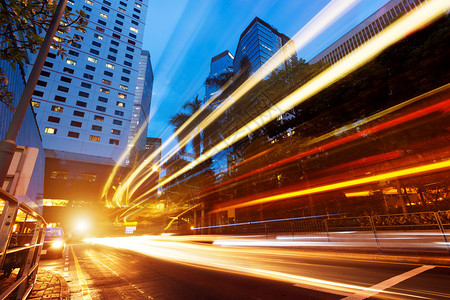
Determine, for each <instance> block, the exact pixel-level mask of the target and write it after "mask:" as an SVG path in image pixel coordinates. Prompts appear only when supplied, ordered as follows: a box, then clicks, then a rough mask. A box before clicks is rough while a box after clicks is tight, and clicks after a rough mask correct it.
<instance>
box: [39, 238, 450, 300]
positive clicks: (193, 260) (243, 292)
mask: <svg viewBox="0 0 450 300" xmlns="http://www.w3.org/2000/svg"><path fill="white" fill-rule="evenodd" d="M95 242H96V243H83V244H74V245H70V246H69V247H68V248H66V255H65V257H63V258H62V259H57V260H52V259H50V260H43V261H42V267H47V268H51V269H52V268H53V270H54V271H58V272H61V273H62V274H63V275H64V277H65V278H66V280H67V281H68V284H69V288H70V293H71V299H450V284H449V283H450V268H448V267H443V266H436V265H416V264H403V263H387V262H373V261H368V260H367V261H366V260H364V259H354V258H352V259H350V258H347V259H343V258H342V257H339V256H334V255H332V254H328V255H323V254H319V253H318V255H311V254H310V253H309V254H305V253H303V252H300V251H296V250H294V249H292V248H290V249H279V248H260V247H257V248H256V247H253V248H245V247H240V248H238V247H220V246H216V245H211V244H206V243H196V242H188V241H179V240H170V239H157V238H156V239H153V238H148V237H143V238H130V239H109V240H103V239H100V240H96V241H95ZM102 244H103V245H102ZM107 245H108V246H107Z"/></svg>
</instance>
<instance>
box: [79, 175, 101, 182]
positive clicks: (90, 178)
mask: <svg viewBox="0 0 450 300" xmlns="http://www.w3.org/2000/svg"><path fill="white" fill-rule="evenodd" d="M81 180H82V181H88V182H95V181H96V180H97V174H91V173H83V174H82V175H81Z"/></svg>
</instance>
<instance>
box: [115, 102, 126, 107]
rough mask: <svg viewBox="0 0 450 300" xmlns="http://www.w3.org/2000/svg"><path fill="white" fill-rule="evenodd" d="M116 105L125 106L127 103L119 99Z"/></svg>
mask: <svg viewBox="0 0 450 300" xmlns="http://www.w3.org/2000/svg"><path fill="white" fill-rule="evenodd" d="M116 105H117V106H119V107H125V103H123V102H120V101H117V103H116Z"/></svg>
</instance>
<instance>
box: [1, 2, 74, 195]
mask: <svg viewBox="0 0 450 300" xmlns="http://www.w3.org/2000/svg"><path fill="white" fill-rule="evenodd" d="M66 4H67V0H60V1H59V3H58V6H57V8H56V11H55V14H54V16H53V19H52V21H51V23H50V26H49V28H48V30H47V33H46V35H45V38H44V42H43V43H42V46H41V49H39V53H38V56H37V58H36V61H35V63H34V65H33V68H32V69H31V73H30V77H29V78H28V81H27V83H26V85H25V88H24V90H23V93H22V96H21V97H20V101H19V104H18V105H17V108H16V112H15V113H14V116H13V119H12V120H11V124H10V125H9V128H8V132H7V133H6V136H5V139H4V140H3V141H1V142H0V187H2V186H3V183H4V182H5V178H6V175H7V173H8V169H9V165H10V164H11V161H12V159H13V156H14V152H15V151H16V148H17V145H16V138H17V135H18V133H19V129H20V126H21V125H22V122H23V119H24V118H25V114H26V112H27V109H28V106H29V105H30V101H31V96H32V95H33V91H34V89H35V87H36V83H37V81H38V79H39V75H40V74H41V71H42V67H43V66H44V62H45V59H46V57H47V54H48V52H49V50H50V46H51V45H52V41H53V37H54V36H55V33H56V30H57V29H58V26H59V22H60V21H61V18H62V15H63V13H64V9H65V8H66Z"/></svg>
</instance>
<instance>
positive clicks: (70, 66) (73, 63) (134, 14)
mask: <svg viewBox="0 0 450 300" xmlns="http://www.w3.org/2000/svg"><path fill="white" fill-rule="evenodd" d="M67 6H68V8H69V9H70V10H84V11H85V12H86V14H87V16H88V20H89V23H88V25H87V28H86V32H81V31H75V33H76V35H77V38H78V40H79V42H76V43H75V42H74V43H72V44H71V45H69V46H67V47H66V50H67V54H68V56H66V57H64V59H61V58H60V57H57V55H56V51H55V50H51V51H50V53H49V54H48V57H47V59H46V62H45V64H44V68H43V70H42V72H41V76H40V79H39V81H38V83H37V86H36V89H35V91H34V95H33V99H32V101H33V102H32V104H33V106H34V108H35V111H36V113H37V122H38V125H39V128H40V132H41V135H42V137H43V146H44V148H45V149H48V150H51V151H52V152H53V153H64V155H68V154H70V157H71V158H73V159H74V160H77V157H79V158H80V159H83V157H85V156H86V155H88V156H94V157H98V158H100V159H102V160H103V161H105V160H110V162H111V163H116V162H118V161H119V158H120V156H121V154H122V153H123V152H124V151H125V150H126V149H127V146H128V137H129V134H130V124H132V122H133V120H134V119H133V111H134V108H135V107H139V104H137V105H136V103H135V96H136V93H137V92H140V91H139V90H136V87H137V86H138V73H139V62H140V60H141V48H142V40H143V32H144V26H145V23H144V21H145V16H146V13H147V4H146V3H144V2H143V1H142V0H136V1H128V2H127V1H120V0H109V1H107V0H103V1H102V2H100V1H94V0H92V1H91V0H69V1H68V4H67ZM58 39H59V37H58V34H57V36H56V37H55V40H56V41H58ZM34 59H35V56H34V57H32V58H31V64H33V63H34ZM150 68H151V67H150ZM29 69H31V68H29ZM28 72H30V71H28ZM150 74H151V72H150ZM151 77H153V76H152V74H151ZM144 81H145V79H144ZM141 101H150V100H149V99H145V100H144V99H143V100H141ZM145 106H146V108H147V105H146V104H145ZM148 107H149V105H148ZM145 114H148V111H147V112H145ZM136 124H137V122H136ZM131 134H134V131H132V132H131ZM64 155H63V156H64Z"/></svg>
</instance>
